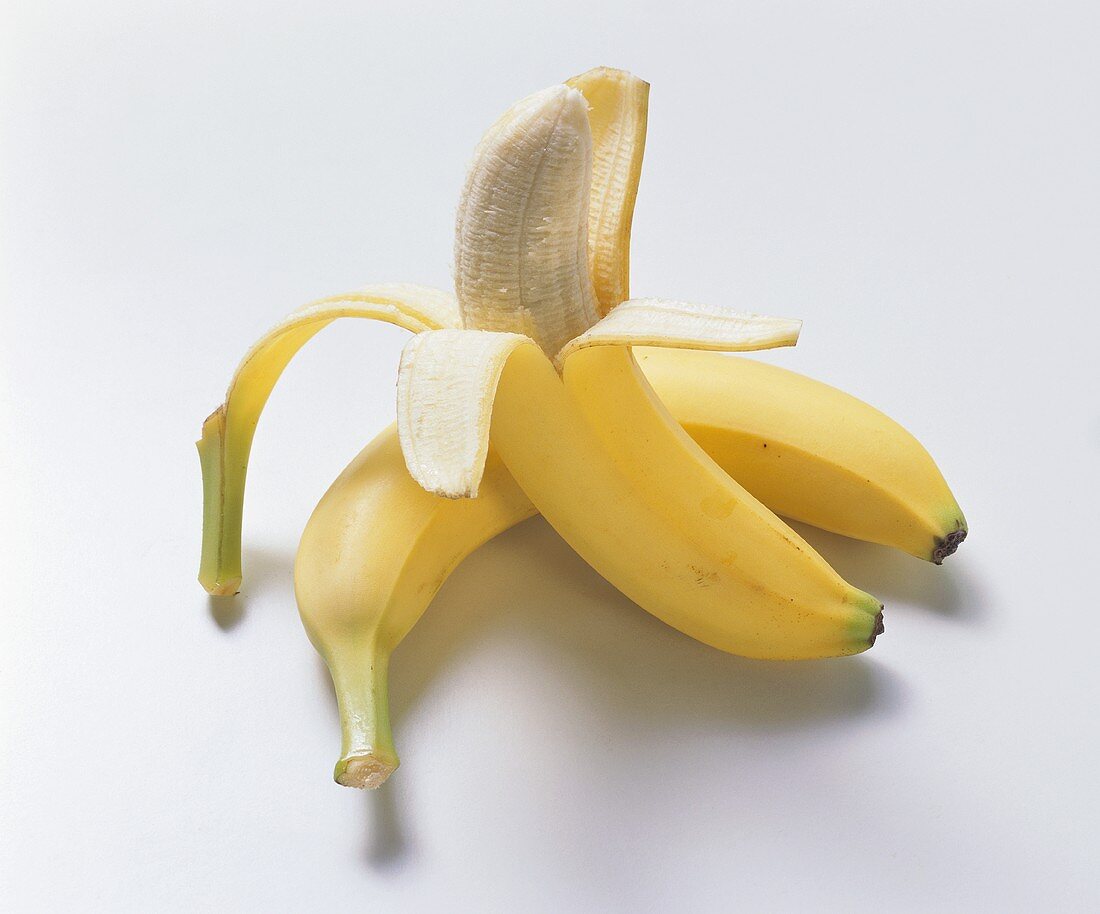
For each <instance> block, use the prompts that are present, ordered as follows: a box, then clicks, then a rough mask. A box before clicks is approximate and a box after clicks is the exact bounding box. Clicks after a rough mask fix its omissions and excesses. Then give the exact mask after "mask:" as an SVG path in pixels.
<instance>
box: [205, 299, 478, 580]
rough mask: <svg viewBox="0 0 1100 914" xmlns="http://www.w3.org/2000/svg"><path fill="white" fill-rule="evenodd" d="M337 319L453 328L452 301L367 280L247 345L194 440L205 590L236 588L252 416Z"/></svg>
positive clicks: (414, 328)
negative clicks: (367, 283)
mask: <svg viewBox="0 0 1100 914" xmlns="http://www.w3.org/2000/svg"><path fill="white" fill-rule="evenodd" d="M341 317H366V318H372V319H374V320H379V321H384V322H386V323H389V324H396V325H397V326H399V327H404V328H406V329H408V330H411V331H413V332H414V333H417V332H419V331H421V330H428V329H435V328H437V327H448V326H449V327H454V326H457V325H458V305H457V303H456V302H455V300H454V297H453V296H451V295H450V294H448V293H446V292H441V291H440V290H438V289H431V288H428V287H426V286H417V285H412V284H409V283H393V284H382V285H374V286H369V287H367V288H365V289H362V290H360V291H358V292H352V293H348V294H346V295H335V296H332V297H330V298H324V299H321V300H320V301H317V302H313V303H311V304H308V305H305V306H303V307H302V308H299V309H298V310H297V311H294V312H293V313H291V314H290V315H289V316H288V317H286V318H284V319H283V320H282V321H281V322H280V323H278V324H277V325H276V326H275V327H273V328H272V329H271V330H269V331H268V332H267V333H266V334H264V336H263V337H262V338H261V339H260V340H259V342H257V343H256V344H255V345H254V346H253V347H252V348H251V349H250V350H249V352H248V354H247V355H246V356H245V357H244V359H243V360H242V361H241V364H240V366H239V367H238V368H237V372H236V374H235V375H234V376H233V381H232V382H231V383H230V385H229V391H228V392H227V393H226V397H225V402H224V403H223V404H222V405H221V406H219V407H218V409H217V410H215V411H214V413H213V414H212V415H211V416H210V417H209V418H208V419H207V420H206V421H205V422H204V423H203V427H202V438H201V439H200V440H199V441H198V449H199V459H200V461H201V463H202V478H203V525H202V559H201V561H200V565H199V582H200V583H201V584H202V586H203V587H205V588H206V589H207V590H208V591H209V592H210V593H212V594H219V595H225V594H233V593H236V592H237V590H238V589H239V587H240V582H241V515H242V511H243V507H244V485H245V474H246V471H247V469H248V455H249V451H250V449H251V447H252V438H253V436H254V434H255V432H256V425H257V423H258V422H259V420H260V414H261V413H262V412H263V408H264V406H265V404H266V403H267V399H268V397H269V396H270V395H271V391H272V390H273V389H274V387H275V384H276V382H277V381H278V380H279V376H280V375H281V374H282V372H283V370H284V369H285V368H286V366H287V365H288V364H289V363H290V360H291V359H292V358H294V355H295V354H296V353H297V352H298V350H299V349H301V348H302V346H304V345H305V344H306V343H307V342H308V341H309V340H310V339H311V338H312V337H313V336H314V335H315V334H317V333H318V332H320V331H321V330H322V329H324V328H325V327H327V326H328V325H329V324H330V323H332V322H333V321H334V320H337V319H338V318H341Z"/></svg>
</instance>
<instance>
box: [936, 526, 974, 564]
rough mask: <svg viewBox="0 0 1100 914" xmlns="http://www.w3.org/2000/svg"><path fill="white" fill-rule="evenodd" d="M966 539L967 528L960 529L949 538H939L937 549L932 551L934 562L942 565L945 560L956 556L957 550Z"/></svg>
mask: <svg viewBox="0 0 1100 914" xmlns="http://www.w3.org/2000/svg"><path fill="white" fill-rule="evenodd" d="M964 539H966V528H965V527H959V529H958V530H953V531H952V532H951V533H948V534H947V536H937V537H936V548H935V549H933V550H932V561H933V562H934V563H935V564H937V565H942V564H943V560H944V559H945V558H947V557H948V556H949V555H954V554H955V550H956V549H958V548H959V545H960V544H961V543H962V541H963V540H964Z"/></svg>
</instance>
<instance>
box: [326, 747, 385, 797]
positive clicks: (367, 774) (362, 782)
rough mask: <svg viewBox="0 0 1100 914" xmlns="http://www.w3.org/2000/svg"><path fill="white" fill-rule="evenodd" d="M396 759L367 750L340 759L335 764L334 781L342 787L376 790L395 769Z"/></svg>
mask: <svg viewBox="0 0 1100 914" xmlns="http://www.w3.org/2000/svg"><path fill="white" fill-rule="evenodd" d="M397 765H398V761H397V759H396V758H393V757H392V756H383V755H380V754H375V753H373V752H368V753H367V754H365V755H353V756H349V757H347V758H342V759H340V761H339V762H337V764H336V773H335V778H336V783H337V784H342V785H343V786H344V787H359V788H363V789H366V790H376V789H377V788H379V787H381V786H382V785H383V784H384V783H386V779H387V778H388V777H389V776H390V775H391V774H393V773H394V771H395V770H396V769H397Z"/></svg>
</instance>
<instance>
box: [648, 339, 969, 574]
mask: <svg viewBox="0 0 1100 914" xmlns="http://www.w3.org/2000/svg"><path fill="white" fill-rule="evenodd" d="M635 355H636V356H637V359H638V363H639V365H640V366H641V368H642V370H643V372H644V373H645V375H646V378H647V379H648V380H649V382H650V383H651V384H652V386H653V388H654V390H656V391H657V394H658V396H659V397H660V398H661V401H662V402H663V403H664V404H665V406H667V407H668V409H669V411H670V412H671V413H672V414H673V415H674V416H675V417H676V419H677V421H678V422H679V423H680V424H681V425H682V426H683V427H684V430H685V431H686V432H687V433H688V434H689V435H691V437H692V438H693V439H695V441H696V442H698V443H699V445H700V446H701V447H702V448H703V449H704V450H705V451H706V452H707V453H708V454H710V455H711V457H712V458H714V460H715V461H717V462H718V464H719V465H721V466H722V467H723V468H724V469H725V470H727V472H729V473H731V474H733V475H735V476H736V478H737V481H738V482H740V483H741V484H742V485H743V486H744V487H745V488H746V489H748V490H749V491H750V492H752V493H753V495H755V496H756V497H757V498H759V499H760V500H761V501H762V502H764V503H765V504H766V505H767V506H768V507H769V508H771V509H772V510H773V511H775V512H776V513H778V514H782V515H784V516H785V517H791V518H794V519H795V520H800V521H804V522H806V523H808V524H812V525H813V526H815V527H820V528H821V529H823V530H830V531H832V532H833V533H840V534H843V535H845V536H851V537H854V538H855V539H860V540H865V541H866V542H870V543H881V544H882V545H885V546H892V547H894V548H895V549H901V550H903V551H905V552H908V553H910V554H911V555H915V556H917V557H918V558H921V559H924V560H926V561H931V562H936V563H937V564H939V563H940V562H942V561H943V559H944V558H945V557H946V556H948V555H950V554H951V553H952V552H954V550H955V548H956V547H957V546H958V544H959V543H960V542H962V540H963V539H964V538H965V536H966V530H967V526H966V518H965V517H964V516H963V512H962V509H960V508H959V505H958V502H957V501H956V500H955V496H954V495H953V494H952V493H951V489H950V488H949V487H948V485H947V482H946V480H945V479H944V478H943V474H942V473H941V472H940V470H939V468H938V467H937V466H936V463H935V461H934V460H933V459H932V457H931V456H930V455H929V453H928V451H926V450H925V449H924V447H923V446H922V445H921V443H920V442H919V441H918V440H917V439H916V438H914V437H913V435H911V434H910V433H909V432H908V431H906V430H905V429H904V428H902V426H901V425H899V424H898V423H897V422H895V421H894V420H893V419H891V418H890V417H889V416H887V415H885V414H883V413H882V412H880V411H879V410H877V409H875V408H874V407H873V406H869V405H867V404H866V403H864V402H863V401H861V400H857V399H856V398H855V397H853V396H851V395H850V394H846V393H844V392H843V391H840V390H837V389H836V388H835V387H830V386H829V385H827V384H823V383H821V382H820V381H815V380H813V379H812V378H807V377H805V376H804V375H800V374H797V373H795V372H793V371H787V370H786V369H783V368H778V367H776V366H773V365H767V364H765V363H763V362H756V361H753V360H752V359H739V358H729V357H726V356H722V355H718V354H716V353H692V352H681V351H673V350H664V349H641V350H635Z"/></svg>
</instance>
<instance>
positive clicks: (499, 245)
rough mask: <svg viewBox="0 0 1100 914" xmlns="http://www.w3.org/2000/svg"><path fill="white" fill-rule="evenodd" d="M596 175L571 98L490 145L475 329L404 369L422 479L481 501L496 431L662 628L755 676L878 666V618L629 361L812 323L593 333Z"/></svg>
mask: <svg viewBox="0 0 1100 914" xmlns="http://www.w3.org/2000/svg"><path fill="white" fill-rule="evenodd" d="M591 175H592V138H591V133H590V128H589V123H588V115H587V105H586V102H585V99H584V96H583V95H582V94H581V93H580V92H579V91H577V90H575V89H572V88H570V87H567V86H554V87H551V88H550V89H547V90H544V91H543V92H540V93H537V94H536V95H534V96H531V97H530V98H528V99H525V100H524V101H522V102H520V103H519V104H518V105H516V106H514V107H513V108H511V109H510V110H509V111H508V112H507V113H506V114H505V115H504V117H503V118H502V119H501V121H499V122H498V123H497V124H496V125H495V126H494V127H493V128H492V129H491V130H490V131H489V133H488V134H486V137H485V139H484V140H482V143H481V145H480V146H479V148H478V152H477V154H476V156H475V159H474V162H473V164H472V166H471V168H470V171H469V173H468V176H467V181H466V186H465V190H464V193H463V198H462V202H461V204H460V206H459V214H458V220H457V225H456V232H455V289H456V292H457V298H458V303H459V308H460V310H461V313H462V318H463V325H464V326H465V327H467V328H477V329H466V330H434V331H425V332H422V333H419V334H417V335H416V336H414V337H413V339H412V341H411V342H410V343H409V344H407V345H406V347H405V349H404V351H403V353H402V359H401V368H400V371H399V374H398V399H397V415H398V421H397V427H398V435H399V438H400V442H401V449H402V452H403V453H404V455H405V462H406V465H407V466H408V469H409V472H410V474H411V475H412V477H413V478H414V479H415V480H416V481H417V482H419V483H420V484H421V485H422V486H423V487H424V488H425V489H427V490H429V491H431V492H433V493H435V494H438V495H444V496H447V497H450V498H461V497H472V496H474V495H476V494H477V491H478V486H479V481H480V476H481V470H482V467H483V466H484V462H485V459H486V455H487V452H488V446H489V442H490V418H491V420H492V421H491V441H492V445H493V447H494V448H495V450H496V452H497V453H498V454H499V455H500V457H501V459H502V460H503V461H504V464H505V466H506V467H507V468H508V470H509V472H510V473H511V474H512V475H513V476H514V478H515V479H516V481H517V482H518V483H519V485H520V488H522V489H523V491H524V492H525V493H526V494H527V495H528V497H529V498H530V499H531V501H532V502H533V503H534V504H535V506H536V507H537V508H538V509H539V511H540V512H541V513H542V515H543V516H544V517H545V518H546V519H547V520H548V521H549V522H550V524H551V525H552V526H553V527H554V528H555V529H556V530H557V531H558V532H559V533H560V534H561V536H562V537H563V538H564V539H565V540H566V542H568V543H569V544H570V546H572V547H573V549H574V550H575V551H576V552H577V553H578V554H579V555H580V556H581V557H582V558H584V559H585V561H587V562H588V563H589V564H590V565H591V566H592V567H593V568H595V569H596V570H597V571H598V572H599V573H600V574H602V575H603V576H604V577H605V578H606V579H607V580H608V581H610V582H611V583H612V584H614V585H615V586H616V587H617V588H618V589H619V590H621V591H622V592H623V593H624V594H626V595H627V596H628V597H630V598H631V599H632V600H634V602H636V603H638V604H639V605H640V606H641V607H642V608H644V609H646V610H648V611H649V612H651V613H653V614H654V615H656V616H657V617H658V618H661V619H663V620H664V621H665V622H667V623H669V624H670V625H672V626H674V627H676V628H678V629H680V630H681V631H683V632H685V633H687V634H689V635H691V636H693V637H695V638H697V639H698V640H700V641H703V642H705V643H707V644H711V645H713V646H715V647H717V648H720V649H722V650H725V651H729V652H732V653H738V654H742V655H744V656H749V657H761V658H771V659H801V658H812V657H829V656H838V655H844V654H853V653H858V652H860V651H863V650H866V649H867V648H868V647H869V646H870V645H871V644H873V643H874V639H875V636H876V635H877V634H878V632H879V630H880V628H881V610H882V605H881V603H879V601H878V600H876V599H874V598H873V597H871V596H870V595H868V594H865V593H863V592H862V591H860V590H858V589H856V588H854V587H852V586H851V585H849V584H848V583H846V582H845V581H843V580H842V579H841V578H840V576H839V575H837V574H836V572H835V571H833V570H832V569H831V568H830V567H829V566H828V564H827V563H826V562H825V561H824V560H823V559H822V558H821V557H820V556H819V555H818V554H817V553H816V552H815V551H814V550H813V549H812V548H811V547H810V545H809V544H808V543H806V542H805V541H804V540H803V539H802V538H801V537H799V536H798V535H797V534H796V533H795V532H794V531H793V530H791V529H790V528H789V527H788V526H787V525H786V524H784V523H783V522H782V521H781V520H779V518H778V517H776V516H775V514H773V513H772V512H771V511H769V510H768V509H767V508H766V507H764V506H763V505H762V504H761V503H760V502H759V501H758V500H757V499H755V498H754V497H753V496H752V495H751V494H749V492H747V491H746V490H745V489H744V488H743V487H742V486H741V485H739V484H738V483H737V482H735V481H734V480H733V479H732V478H730V477H729V476H728V475H726V474H725V473H724V472H722V470H721V468H720V467H718V466H717V465H716V464H715V463H714V461H712V460H711V459H710V458H709V457H708V456H707V455H706V453H705V452H704V451H702V449H700V448H699V446H698V445H696V444H695V442H693V441H692V440H691V438H690V437H689V436H688V435H687V434H686V433H685V432H684V431H683V429H681V428H680V427H679V426H678V425H677V424H676V422H675V420H673V419H672V417H671V416H670V415H669V413H668V411H667V410H666V409H665V407H664V406H663V405H662V404H661V402H660V400H659V399H658V398H657V396H656V394H655V393H654V392H653V390H652V388H651V387H650V386H649V385H648V383H647V382H646V381H645V378H644V376H643V375H642V373H641V371H640V370H639V369H638V367H637V364H636V363H635V361H634V357H633V355H632V354H631V351H630V346H631V345H640V344H651V345H652V344H663V345H666V346H676V347H684V348H721V349H726V350H744V349H753V348H764V347H769V346H775V345H786V344H790V343H793V342H794V340H795V339H796V338H797V332H798V325H797V322H790V321H783V320H780V319H774V318H756V317H754V316H751V315H734V314H731V313H729V312H722V311H721V310H720V309H709V308H706V307H704V306H696V305H692V306H688V305H684V304H683V303H679V302H672V301H667V300H666V301H659V302H658V301H654V300H644V299H643V300H632V301H628V302H625V303H623V304H620V305H619V306H617V307H616V308H615V309H613V310H612V312H611V313H610V315H609V316H608V317H607V318H605V319H603V320H600V321H595V320H594V314H595V312H596V310H597V305H596V294H595V289H594V286H593V283H592V279H591V276H590V274H589V270H588V256H587V231H588V213H587V208H588V199H589V191H590V182H591ZM578 326H580V327H584V328H585V329H583V330H582V331H581V332H580V333H577V332H576V329H577V327H578ZM555 365H557V366H559V367H560V368H561V372H562V373H561V375H560V376H559V374H558V371H557V370H556V368H555Z"/></svg>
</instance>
